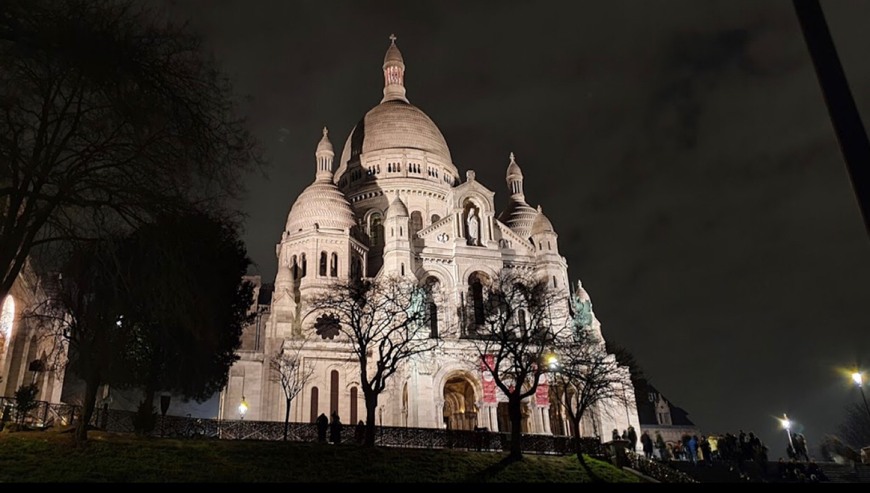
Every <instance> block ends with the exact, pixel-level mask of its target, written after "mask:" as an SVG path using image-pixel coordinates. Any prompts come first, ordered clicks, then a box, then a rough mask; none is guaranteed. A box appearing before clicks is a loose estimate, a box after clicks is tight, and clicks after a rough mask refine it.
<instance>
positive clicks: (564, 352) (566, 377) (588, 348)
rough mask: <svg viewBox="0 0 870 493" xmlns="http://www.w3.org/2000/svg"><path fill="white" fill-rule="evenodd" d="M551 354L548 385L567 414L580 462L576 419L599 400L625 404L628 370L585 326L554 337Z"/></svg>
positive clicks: (580, 453) (628, 379)
mask: <svg viewBox="0 0 870 493" xmlns="http://www.w3.org/2000/svg"><path fill="white" fill-rule="evenodd" d="M555 354H556V358H557V359H555V360H554V361H553V364H552V366H553V367H551V368H550V370H551V373H550V380H551V385H550V389H551V390H552V391H553V392H554V393H555V395H556V396H557V399H556V400H557V402H559V405H561V406H563V407H564V409H565V410H566V412H567V414H568V418H569V420H570V421H571V430H572V435H573V436H574V443H575V451H576V453H577V458H578V459H579V460H580V462H581V463H583V462H585V460H584V457H583V454H582V451H581V448H580V440H579V437H580V421H581V420H582V419H583V417H584V416H585V415H586V413H587V412H588V411H589V410H591V409H593V408H594V407H595V406H596V405H598V404H599V403H604V402H606V403H614V404H619V405H620V407H622V405H623V404H628V403H626V402H625V401H626V399H627V396H628V395H631V394H630V393H629V392H626V386H628V385H631V381H630V376H629V372H628V370H627V369H626V368H625V367H620V364H619V362H618V361H617V359H616V357H614V355H612V354H608V352H607V349H606V347H605V345H604V341H603V340H601V338H599V337H598V336H597V334H595V333H594V332H593V331H592V330H591V329H589V328H586V329H585V330H581V331H575V337H574V338H571V339H563V340H560V341H558V342H557V344H556V349H555Z"/></svg>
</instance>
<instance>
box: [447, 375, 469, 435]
mask: <svg viewBox="0 0 870 493" xmlns="http://www.w3.org/2000/svg"><path fill="white" fill-rule="evenodd" d="M443 415H444V424H446V425H447V429H448V430H473V429H474V428H475V427H476V426H477V404H475V400H474V386H473V385H472V384H471V382H470V381H468V378H467V377H465V376H462V375H457V376H454V377H451V378H450V379H449V380H447V383H445V384H444V409H443Z"/></svg>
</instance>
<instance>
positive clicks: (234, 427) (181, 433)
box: [0, 397, 607, 457]
mask: <svg viewBox="0 0 870 493" xmlns="http://www.w3.org/2000/svg"><path fill="white" fill-rule="evenodd" d="M15 407H16V406H15V399H14V398H8V397H0V409H6V410H7V411H8V412H9V413H10V414H9V417H8V419H9V421H8V422H21V423H23V424H24V425H26V426H30V427H34V428H49V427H52V426H66V425H70V424H73V423H75V422H76V421H77V420H79V419H80V417H81V408H80V406H75V405H71V404H58V403H49V402H45V401H38V402H37V406H36V407H35V408H34V409H33V410H31V411H29V412H28V413H27V415H26V416H25V417H23V418H22V420H20V421H19V420H18V419H17V413H16V412H15ZM135 416H136V413H135V412H133V411H122V410H116V409H103V408H97V409H94V413H93V415H92V416H91V420H90V424H91V426H93V427H95V428H98V429H101V430H105V431H108V432H113V433H135V432H136V427H135V425H134V422H135ZM375 431H376V432H375V444H376V445H378V446H383V447H407V448H433V449H460V450H480V451H483V450H486V451H506V450H509V449H510V433H498V432H490V431H484V430H483V429H479V430H477V431H474V430H444V429H435V428H411V427H399V426H377V427H376V430H375ZM148 435H150V436H154V437H167V438H202V439H224V440H283V439H284V423H283V422H281V421H250V420H220V419H206V418H195V417H191V416H172V415H167V416H157V420H156V423H155V426H154V429H153V430H152V431H151V432H149V433H148ZM341 437H342V441H344V442H354V441H361V439H360V437H359V434H358V433H357V430H356V425H351V424H345V425H342V429H341ZM287 440H289V441H294V442H315V441H317V440H318V437H317V427H316V425H315V424H314V423H292V422H291V423H289V425H288V432H287ZM520 440H521V443H522V450H523V452H524V453H533V454H558V455H564V454H572V453H574V452H575V442H574V439H573V438H571V437H566V436H553V435H537V434H522V435H521V436H520ZM578 445H579V448H580V450H581V451H582V452H583V453H586V454H589V455H592V456H596V457H604V456H606V455H607V453H606V451H605V449H604V447H603V446H602V444H601V442H600V440H599V439H598V438H593V437H583V438H580V439H579V444H578Z"/></svg>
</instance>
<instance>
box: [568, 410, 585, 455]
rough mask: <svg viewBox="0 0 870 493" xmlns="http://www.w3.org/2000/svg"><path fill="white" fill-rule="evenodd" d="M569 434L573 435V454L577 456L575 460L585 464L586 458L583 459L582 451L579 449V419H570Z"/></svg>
mask: <svg viewBox="0 0 870 493" xmlns="http://www.w3.org/2000/svg"><path fill="white" fill-rule="evenodd" d="M571 434H573V435H574V437H573V438H574V452H575V453H576V454H577V460H579V461H580V464H585V463H586V458H585V457H583V451H582V450H581V449H580V417H579V416H578V417H577V419H571Z"/></svg>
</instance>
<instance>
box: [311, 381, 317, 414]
mask: <svg viewBox="0 0 870 493" xmlns="http://www.w3.org/2000/svg"><path fill="white" fill-rule="evenodd" d="M318 394H319V391H318V390H317V387H311V422H312V423H314V422H315V421H317V398H318Z"/></svg>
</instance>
